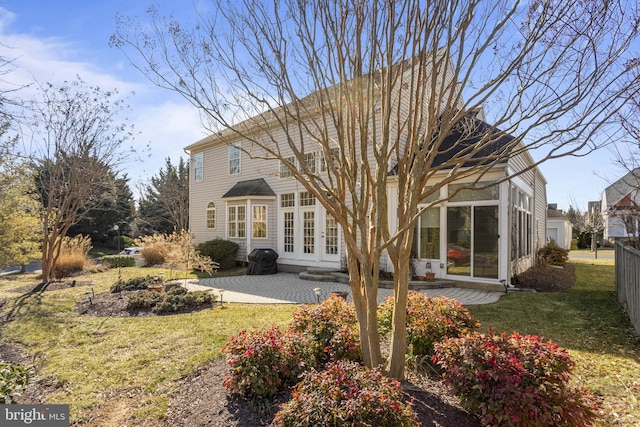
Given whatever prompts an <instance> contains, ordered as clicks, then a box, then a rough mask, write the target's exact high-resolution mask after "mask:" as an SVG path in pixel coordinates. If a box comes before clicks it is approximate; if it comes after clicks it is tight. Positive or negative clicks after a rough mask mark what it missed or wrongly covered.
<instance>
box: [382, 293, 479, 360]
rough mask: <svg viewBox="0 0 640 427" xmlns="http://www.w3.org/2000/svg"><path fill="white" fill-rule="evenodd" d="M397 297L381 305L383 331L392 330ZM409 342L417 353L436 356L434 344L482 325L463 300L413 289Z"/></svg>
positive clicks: (412, 350) (408, 323)
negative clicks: (427, 293) (426, 293)
mask: <svg viewBox="0 0 640 427" xmlns="http://www.w3.org/2000/svg"><path fill="white" fill-rule="evenodd" d="M392 317H393V298H391V297H387V299H386V300H385V301H384V302H383V303H382V304H381V305H380V307H379V309H378V324H379V328H380V329H379V330H380V334H381V335H386V334H388V333H389V332H390V331H391V326H392ZM406 324H407V345H410V346H411V353H412V355H413V356H432V355H433V344H434V343H436V342H438V341H440V340H442V339H444V338H453V337H457V336H458V335H460V334H462V333H466V332H469V331H473V330H475V329H477V328H479V327H480V323H478V322H477V321H476V320H475V319H474V318H473V317H472V316H471V315H470V314H469V310H467V309H466V308H465V307H464V306H463V305H462V304H460V303H459V302H458V301H456V300H454V299H450V298H446V297H428V296H426V295H424V294H422V293H420V292H409V296H408V299H407V321H406Z"/></svg>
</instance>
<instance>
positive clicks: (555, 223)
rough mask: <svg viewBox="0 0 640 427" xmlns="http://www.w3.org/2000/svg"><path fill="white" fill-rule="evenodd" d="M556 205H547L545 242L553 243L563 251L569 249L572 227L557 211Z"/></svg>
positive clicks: (567, 219)
mask: <svg viewBox="0 0 640 427" xmlns="http://www.w3.org/2000/svg"><path fill="white" fill-rule="evenodd" d="M557 206H558V205H555V204H552V205H549V208H548V209H547V242H550V241H552V240H553V241H554V242H556V245H558V246H560V247H561V248H563V249H571V238H572V237H573V226H572V225H571V222H570V221H569V218H567V216H566V215H565V214H564V212H562V211H561V210H558V208H557Z"/></svg>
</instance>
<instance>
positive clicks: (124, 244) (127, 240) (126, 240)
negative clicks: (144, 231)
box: [120, 236, 135, 248]
mask: <svg viewBox="0 0 640 427" xmlns="http://www.w3.org/2000/svg"><path fill="white" fill-rule="evenodd" d="M132 246H135V240H134V239H133V238H132V237H129V236H120V247H121V248H130V247H132Z"/></svg>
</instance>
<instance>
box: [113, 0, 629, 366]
mask: <svg viewBox="0 0 640 427" xmlns="http://www.w3.org/2000/svg"><path fill="white" fill-rule="evenodd" d="M267 3H268V2H267ZM636 9H637V4H635V3H633V2H629V3H628V4H627V3H624V2H611V1H605V2H581V1H559V2H550V1H534V2H530V3H527V4H525V5H523V4H520V3H519V2H517V1H516V2H512V1H506V0H505V1H498V2H492V4H491V6H490V7H488V3H487V2H481V1H477V0H467V1H456V0H454V1H427V2H424V1H418V0H407V1H403V2H387V1H357V0H351V1H350V0H342V1H337V2H326V1H293V0H284V1H274V2H273V3H272V4H266V3H265V2H262V1H253V0H244V1H238V2H233V4H227V2H217V5H216V7H215V12H214V13H213V14H212V15H211V16H209V17H207V16H205V15H203V14H200V15H199V16H200V18H201V19H200V21H199V22H198V24H197V26H196V27H194V28H191V29H188V28H185V27H184V26H182V25H181V24H180V23H179V22H177V21H175V20H174V19H172V18H164V17H162V16H161V15H160V14H159V12H158V11H157V10H155V9H151V10H150V11H149V22H144V23H142V24H141V23H139V22H137V21H135V20H131V19H126V18H122V17H120V18H118V20H117V30H116V33H115V34H114V35H113V36H112V45H113V46H116V47H118V48H120V49H122V50H123V51H124V52H125V54H127V56H128V57H129V58H130V60H131V62H132V63H133V64H134V66H136V67H137V68H139V69H140V71H142V73H144V75H146V76H147V77H148V78H149V79H150V80H151V81H152V82H154V83H155V84H157V85H159V86H161V87H165V88H168V89H170V90H173V91H176V92H178V93H180V94H181V95H183V96H184V97H185V98H186V99H187V100H189V101H190V102H191V103H192V104H193V105H194V106H195V107H197V108H198V109H199V110H200V111H201V113H202V114H203V116H204V117H205V118H206V119H207V125H208V126H209V129H210V130H211V131H212V132H215V135H214V136H215V137H218V138H221V139H223V140H224V139H225V138H226V137H228V138H229V139H227V141H230V140H231V139H232V138H237V137H241V138H242V139H243V144H244V141H247V142H248V144H246V146H245V145H243V148H242V149H243V150H244V151H246V153H247V154H248V155H250V156H253V157H261V158H266V159H274V160H279V161H280V162H282V163H283V164H284V165H285V166H286V167H288V169H289V171H290V173H291V175H292V176H293V177H295V178H296V179H297V180H298V181H299V182H300V183H301V185H303V186H304V187H305V188H306V190H307V191H309V192H311V193H312V194H313V195H314V196H315V197H316V198H317V199H318V200H319V201H320V203H321V204H322V205H323V206H324V208H325V209H326V210H327V211H328V213H329V214H330V215H332V216H334V217H335V218H336V220H337V221H338V223H339V224H340V226H341V227H342V230H343V234H344V239H345V242H346V255H347V264H348V268H349V274H350V286H351V291H352V295H353V300H354V303H355V307H356V311H357V315H358V319H359V325H360V337H361V345H362V351H363V356H364V360H365V363H366V364H367V365H369V366H377V365H381V364H382V363H383V360H382V356H381V350H380V340H379V335H378V330H377V316H376V309H377V296H378V271H379V270H380V260H381V258H382V257H383V256H384V254H385V253H386V254H387V256H388V258H389V260H390V262H391V264H392V266H393V269H394V273H395V274H394V280H395V284H394V303H395V309H394V315H393V325H394V326H393V331H392V334H393V336H392V341H391V348H390V356H389V359H388V361H387V369H388V372H389V375H391V376H393V377H398V378H400V377H402V376H403V375H404V360H405V352H406V339H405V326H404V325H405V319H406V303H407V293H408V280H409V258H410V253H411V247H412V242H413V235H414V225H415V222H416V220H417V218H418V216H419V215H420V213H421V210H420V209H419V204H420V203H421V202H423V201H424V200H426V198H427V197H428V196H429V195H431V194H437V193H438V191H439V189H440V188H441V187H443V186H445V185H447V184H449V183H451V182H453V181H455V180H460V179H461V178H466V177H474V178H475V182H476V183H477V182H479V181H480V180H481V179H482V176H483V175H484V174H485V172H486V171H487V170H489V169H490V167H491V166H492V165H495V164H498V163H501V162H504V161H505V160H506V159H507V158H508V157H510V156H511V157H514V156H515V157H517V156H520V155H523V153H525V151H527V150H533V149H535V150H536V153H537V157H538V158H539V159H540V160H539V162H541V161H545V160H549V159H553V158H557V157H561V156H566V155H583V154H586V153H588V152H590V151H591V150H593V149H595V148H596V147H597V146H599V145H602V144H607V143H608V142H610V141H611V138H612V137H613V138H615V130H613V131H612V129H611V128H609V127H608V125H609V124H610V123H609V122H608V118H609V117H611V116H612V115H613V114H615V113H616V112H617V111H618V110H619V109H620V108H622V106H623V105H624V104H625V102H626V100H627V99H626V96H627V95H626V94H625V92H624V90H623V87H624V86H625V85H627V84H628V83H629V82H630V81H631V82H634V81H637V79H638V77H637V67H636V64H635V63H634V62H632V61H628V59H630V58H627V54H626V53H625V52H627V49H628V47H629V44H630V43H631V41H632V40H634V39H635V38H636V36H637V26H636V22H637V21H636V19H637V10H636ZM483 107H487V109H488V111H490V112H491V113H492V115H491V120H492V123H493V126H484V127H483V126H481V125H480V122H479V121H478V120H476V119H475V117H476V114H481V113H480V111H481V110H482V108H483ZM604 130H608V131H609V133H608V134H607V133H606V132H604ZM452 133H455V134H457V135H458V138H457V139H456V140H455V141H451V139H450V138H447V136H448V135H451V134H452ZM509 134H514V135H516V136H515V137H510V136H508V135H509ZM317 150H320V151H321V153H322V156H323V158H324V159H325V165H326V169H327V173H326V174H321V173H318V172H316V171H314V170H313V169H311V168H308V167H306V166H305V164H306V162H305V153H309V152H311V151H317ZM291 156H293V157H295V159H296V162H292V161H291V160H290V158H291ZM539 162H538V163H539ZM296 163H297V164H299V165H301V166H300V167H299V168H296V166H295V164H296ZM519 172H522V171H519ZM436 177H438V178H437V179H436ZM470 186H473V184H471V185H470ZM389 188H394V189H397V191H395V190H394V191H395V193H394V194H393V200H394V202H393V205H390V198H389V197H390V194H391V193H390V192H388V189H389ZM450 196H451V195H450ZM441 200H442V199H440V201H441ZM388 209H393V210H395V217H396V218H397V224H390V223H389V217H388V214H387V212H388Z"/></svg>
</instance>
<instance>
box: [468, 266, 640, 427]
mask: <svg viewBox="0 0 640 427" xmlns="http://www.w3.org/2000/svg"><path fill="white" fill-rule="evenodd" d="M572 263H573V264H574V265H575V267H576V277H577V281H576V284H575V285H574V286H573V287H572V288H571V289H569V290H568V291H565V292H560V293H513V294H509V295H508V296H505V297H502V298H501V299H500V301H499V302H498V303H496V304H490V305H486V306H474V307H471V308H470V311H471V313H472V314H473V316H475V317H476V318H477V319H478V320H479V321H480V322H481V323H482V325H483V328H484V329H485V330H486V329H488V327H493V328H494V330H495V331H496V332H501V331H507V332H512V331H517V332H519V333H520V334H531V335H539V336H544V337H545V338H548V339H551V340H553V341H555V342H556V343H558V344H559V345H561V346H562V347H565V348H567V349H568V350H569V351H570V353H571V355H572V356H573V359H574V360H575V361H576V362H577V368H576V374H577V378H578V381H579V382H581V383H583V384H584V385H586V386H587V387H588V388H589V389H590V390H591V392H592V393H594V394H595V395H596V396H598V397H600V400H601V402H600V403H601V409H602V411H603V413H604V415H605V420H604V422H603V424H602V425H614V424H615V425H625V426H637V425H640V406H639V403H638V400H639V399H640V340H639V339H638V337H637V335H636V334H635V333H634V330H633V327H632V326H631V323H630V322H629V320H628V318H627V317H626V315H625V314H624V313H623V312H622V311H621V309H620V306H619V305H618V303H617V301H616V298H615V292H614V290H615V286H614V267H613V261H612V260H609V261H607V260H596V261H594V260H575V261H572Z"/></svg>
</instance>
